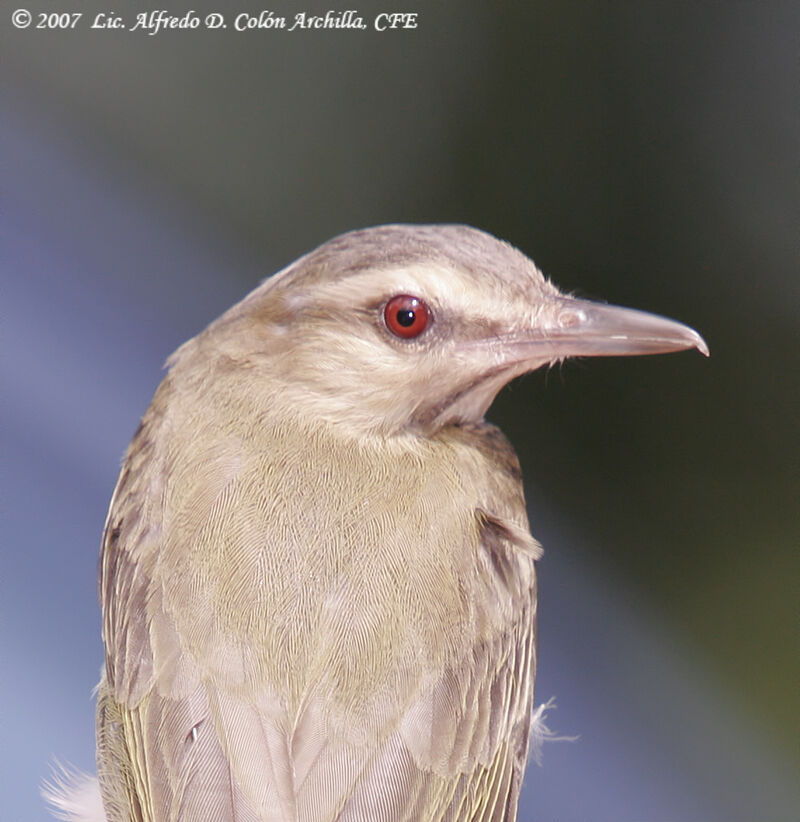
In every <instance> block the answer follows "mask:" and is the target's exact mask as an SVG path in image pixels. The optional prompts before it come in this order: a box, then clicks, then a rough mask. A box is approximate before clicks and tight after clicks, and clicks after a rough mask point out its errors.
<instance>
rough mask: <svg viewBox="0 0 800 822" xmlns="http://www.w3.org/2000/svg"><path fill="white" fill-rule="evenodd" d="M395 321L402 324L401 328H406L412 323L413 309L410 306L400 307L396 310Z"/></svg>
mask: <svg viewBox="0 0 800 822" xmlns="http://www.w3.org/2000/svg"><path fill="white" fill-rule="evenodd" d="M397 322H399V323H400V325H402V326H403V328H408V327H409V326H410V325H413V323H414V311H413V309H411V308H401V309H400V310H399V311H398V312H397Z"/></svg>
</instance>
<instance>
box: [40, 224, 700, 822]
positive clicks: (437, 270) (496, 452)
mask: <svg viewBox="0 0 800 822" xmlns="http://www.w3.org/2000/svg"><path fill="white" fill-rule="evenodd" d="M691 348H696V349H698V350H699V351H700V352H702V353H703V354H705V355H708V348H707V346H706V344H705V342H704V340H703V339H702V337H701V336H700V335H699V334H698V333H697V332H696V331H694V330H692V329H691V328H689V327H687V326H685V325H682V324H680V323H677V322H675V321H673V320H669V319H666V318H663V317H659V316H656V315H653V314H649V313H644V312H640V311H635V310H632V309H627V308H620V307H617V306H612V305H607V304H604V303H599V302H592V301H588V300H584V299H579V298H577V297H574V296H570V295H567V294H564V293H562V292H561V291H559V290H558V289H557V287H556V286H555V285H553V284H552V283H551V282H550V280H548V279H547V278H545V276H544V275H543V274H542V273H541V272H540V271H539V269H538V268H537V267H536V265H535V264H534V263H533V262H532V261H531V260H530V259H529V258H528V257H527V256H525V255H524V254H523V253H522V252H520V251H519V250H517V249H516V248H514V247H513V246H512V245H510V244H508V243H506V242H504V241H501V240H499V239H497V238H495V237H494V236H492V235H490V234H488V233H486V232H483V231H480V230H478V229H475V228H471V227H468V226H465V225H450V224H447V225H404V224H395V225H385V226H377V227H372V228H367V229H362V230H357V231H352V232H349V233H346V234H342V235H340V236H338V237H335V238H334V239H332V240H329V241H327V242H325V243H324V244H322V245H321V246H319V247H318V248H316V249H315V250H314V251H311V252H310V253H308V254H306V255H305V256H302V257H300V258H299V259H298V260H297V261H295V262H294V263H292V264H291V265H289V266H288V267H287V268H285V269H284V270H282V271H281V272H279V273H277V274H275V275H273V276H272V277H271V278H268V279H267V280H265V281H264V282H263V283H262V284H261V285H260V286H258V287H257V288H256V289H255V290H254V291H252V292H251V293H250V294H249V295H248V296H246V297H245V298H244V299H243V300H242V301H241V302H239V303H238V304H236V305H235V306H233V307H232V308H231V309H229V310H228V311H227V312H225V313H224V314H222V315H221V316H220V317H219V318H218V319H217V320H215V321H214V322H212V323H211V324H210V325H209V326H208V327H207V328H206V329H205V330H204V331H202V332H201V333H200V334H198V335H197V336H196V337H194V338H193V339H191V340H189V341H188V342H186V343H185V344H183V345H182V346H181V347H180V348H179V349H178V350H177V351H176V352H175V353H174V354H172V356H171V357H170V358H169V359H168V361H167V372H166V375H165V376H164V378H163V381H162V382H161V384H160V385H159V387H158V388H157V390H156V392H155V395H154V396H153V399H152V402H151V404H150V406H149V407H148V409H147V411H146V412H145V414H144V416H143V418H142V420H141V423H140V425H139V427H138V430H137V431H136V433H135V435H134V437H133V440H132V442H131V444H130V446H129V448H128V450H127V452H126V454H125V457H124V460H123V464H122V468H121V472H120V475H119V479H118V481H117V484H116V488H115V490H114V492H113V496H112V499H111V503H110V506H109V511H108V516H107V520H106V524H105V528H104V532H103V536H102V545H101V558H100V573H99V577H100V579H99V593H100V600H101V605H102V636H103V642H104V647H105V663H104V668H103V673H102V679H101V682H100V684H99V686H98V699H97V778H96V779H94V778H87V780H85V781H83V782H82V783H81V784H80V785H78V787H77V788H74V790H73V793H72V794H69V793H68V790H69V789H66V792H64V793H62V794H61V795H58V796H55V797H52V799H53V801H54V802H55V804H56V807H57V808H58V809H60V812H61V813H62V815H63V817H64V818H69V819H74V820H89V819H92V820H99V819H102V820H105V822H192V821H193V820H197V821H198V822H200V821H202V822H234V821H235V822H333V820H337V821H338V822H358V821H361V820H364V821H365V822H366V821H367V820H368V821H369V822H433V821H434V820H441V822H445V821H447V822H489V820H492V822H497V821H498V820H503V821H504V822H510V821H511V820H515V819H516V816H517V806H518V802H519V794H520V788H521V784H522V779H523V774H524V772H525V768H526V762H527V760H528V756H529V749H530V747H531V740H532V737H535V734H536V717H537V716H538V715H539V713H540V712H539V711H534V684H535V676H536V667H537V651H536V617H537V582H536V569H535V562H536V560H538V559H539V558H540V556H541V554H542V549H541V547H540V545H539V543H538V542H537V541H536V540H535V539H534V537H533V536H532V535H531V531H530V527H529V522H528V518H527V514H526V507H525V499H524V494H523V486H522V478H521V471H520V465H519V461H518V459H517V457H516V455H515V453H514V451H513V449H512V447H511V445H510V444H509V442H508V440H507V439H506V438H505V436H504V435H503V434H502V433H501V432H500V431H499V430H498V429H497V428H496V427H494V426H493V425H492V424H490V423H488V422H487V421H486V420H485V419H484V416H485V414H486V411H487V409H488V408H489V406H490V405H491V403H492V401H493V399H494V398H495V396H496V395H497V393H498V392H499V391H500V389H501V388H502V387H503V386H505V385H506V384H507V383H508V382H510V381H511V380H512V379H514V378H515V377H517V376H519V375H521V374H523V373H525V372H529V371H533V370H535V369H537V368H540V367H542V366H547V365H550V364H553V363H556V362H560V361H562V360H564V359H566V358H569V357H591V356H604V355H636V354H653V353H659V352H669V351H678V350H682V349H691ZM59 803H60V804H59ZM92 809H94V810H92Z"/></svg>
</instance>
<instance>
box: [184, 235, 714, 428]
mask: <svg viewBox="0 0 800 822" xmlns="http://www.w3.org/2000/svg"><path fill="white" fill-rule="evenodd" d="M206 334H207V335H209V337H208V339H209V340H210V341H211V342H212V343H213V345H214V347H215V348H216V349H217V350H218V351H220V352H223V353H224V355H225V356H227V357H228V358H230V359H231V360H232V361H235V362H238V363H241V364H245V365H246V366H247V367H249V368H251V369H253V378H252V380H250V384H251V385H252V384H253V381H256V382H262V381H263V385H262V386H261V389H263V390H267V391H268V392H269V393H270V400H269V401H270V402H272V403H275V402H278V403H281V404H282V405H283V406H284V407H286V408H294V409H297V410H298V413H307V414H311V415H313V416H315V417H318V418H322V419H325V420H327V421H329V422H331V423H334V424H338V425H344V426H347V427H349V428H351V429H352V430H353V431H354V432H356V433H359V434H364V433H376V434H381V435H384V436H385V435H391V434H394V433H399V432H404V431H405V432H407V431H415V430H416V431H423V432H426V433H432V432H435V431H436V430H438V429H439V428H441V427H443V426H445V425H448V424H453V423H464V422H476V421H478V420H480V419H482V417H483V415H484V413H485V412H486V410H487V409H488V407H489V405H490V404H491V402H492V400H493V399H494V397H495V396H496V395H497V393H498V391H499V390H500V389H501V388H502V387H503V386H504V385H505V384H506V383H508V382H509V381H510V380H512V379H513V378H514V377H516V376H518V375H520V374H522V373H524V372H527V371H533V370H535V369H537V368H539V367H540V366H542V365H546V364H549V363H554V362H557V361H560V360H563V359H565V358H567V357H577V356H584V357H585V356H589V357H591V356H604V355H634V354H655V353H660V352H668V351H677V350H680V349H686V348H697V349H698V350H700V351H701V352H702V353H704V354H708V349H707V347H706V344H705V342H704V341H703V339H702V337H700V335H699V334H698V333H697V332H696V331H693V330H692V329H691V328H688V327H687V326H685V325H682V324H680V323H677V322H675V321H673V320H668V319H665V318H663V317H659V316H656V315H653V314H648V313H644V312H641V311H634V310H632V309H627V308H620V307H617V306H612V305H606V304H603V303H596V302H590V301H587V300H581V299H577V298H575V297H571V296H568V295H565V294H562V293H561V292H560V291H559V290H558V289H557V288H556V287H555V286H554V285H553V284H552V283H551V282H550V281H549V280H547V279H546V278H545V277H544V276H543V275H542V273H541V272H540V271H539V270H538V269H537V268H536V266H535V265H534V263H533V262H532V261H531V260H530V259H528V258H527V257H526V256H524V255H523V254H522V253H521V252H519V251H517V250H516V249H515V248H513V247H512V246H510V245H509V244H507V243H505V242H502V241H500V240H498V239H496V238H494V237H492V236H491V235H489V234H486V233H484V232H482V231H478V230H476V229H473V228H469V227H467V226H460V225H433V226H417V225H389V226H381V227H377V228H369V229H365V230H362V231H354V232H351V233H348V234H343V235H341V236H339V237H336V238H334V239H333V240H330V241H329V242H327V243H325V244H324V245H322V246H320V247H319V248H317V249H316V250H315V251H313V252H311V253H310V254H307V255H306V256H304V257H301V258H300V259H299V260H297V261H296V262H295V263H293V264H292V265H290V266H289V267H288V268H286V269H284V270H283V271H282V272H280V273H278V274H276V275H275V276H274V277H272V278H271V279H269V280H267V281H265V283H263V284H262V285H261V286H260V287H259V288H257V289H256V290H255V291H254V292H252V293H251V294H250V295H249V296H248V297H246V298H245V299H244V300H243V301H242V302H241V303H239V304H238V305H237V306H234V307H233V308H232V309H231V310H230V311H229V312H227V314H224V315H223V316H222V317H221V318H220V319H219V320H218V321H217V322H216V323H214V324H212V326H210V328H209V329H208V330H207V332H206ZM201 336H202V335H201ZM179 358H180V351H179V352H178V359H179ZM256 390H260V389H256Z"/></svg>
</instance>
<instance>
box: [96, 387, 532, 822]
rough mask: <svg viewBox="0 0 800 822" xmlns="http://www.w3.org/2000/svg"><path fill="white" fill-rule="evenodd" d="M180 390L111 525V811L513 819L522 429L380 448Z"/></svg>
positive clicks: (523, 701)
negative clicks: (183, 408) (192, 413)
mask: <svg viewBox="0 0 800 822" xmlns="http://www.w3.org/2000/svg"><path fill="white" fill-rule="evenodd" d="M168 381H169V379H168V380H167V381H166V382H167V383H168ZM161 391H168V387H166V388H165V387H162V389H161ZM209 401H213V398H212V399H211V400H209ZM165 405H166V403H163V404H162V403H160V402H159V395H158V394H157V395H156V399H155V400H154V404H153V406H152V407H151V410H150V411H149V412H148V415H147V416H146V417H145V419H144V422H143V425H142V428H141V429H140V432H139V433H138V434H137V437H136V438H135V439H134V442H133V443H132V446H131V449H130V450H129V453H128V455H127V458H126V463H125V466H124V467H123V471H122V474H121V476H120V481H119V483H118V486H117V490H116V491H115V495H114V500H113V502H112V507H111V511H110V513H109V519H108V523H107V527H106V534H105V537H104V547H103V556H102V569H101V598H102V604H103V611H104V640H105V643H106V648H107V663H106V672H105V675H104V677H103V681H102V682H101V686H100V697H99V703H98V776H99V780H100V785H101V788H102V793H103V800H104V805H105V811H106V815H107V817H108V820H109V822H123V820H124V822H178V821H179V820H184V821H186V822H188V820H204V822H223V821H224V822H233V821H234V820H235V821H236V822H256V821H258V822H292V821H293V820H297V822H301V821H307V822H312V820H313V822H328V821H329V820H342V822H344V820H374V821H375V822H390V820H391V822H395V821H397V822H399V821H400V820H408V822H411V821H412V820H464V821H465V822H466V820H476V822H477V820H513V819H515V818H516V806H517V801H518V796H519V790H520V785H521V780H522V775H523V772H524V768H525V763H526V759H527V751H528V739H529V725H530V714H531V706H532V699H533V678H534V673H535V628H534V623H535V610H536V604H535V603H536V596H535V575H534V569H533V561H534V559H535V558H536V557H537V556H538V546H537V545H536V543H535V542H534V541H533V539H532V538H531V537H530V535H529V534H528V531H527V521H526V518H525V512H524V504H523V499H522V492H521V487H520V483H519V476H518V470H517V464H516V459H515V457H514V456H513V453H512V452H511V450H510V448H509V446H508V445H507V443H506V442H505V440H504V439H503V438H502V435H500V434H499V433H498V432H496V431H495V430H494V429H493V428H491V427H490V426H486V425H475V426H464V427H454V428H452V429H450V430H448V431H447V432H444V433H442V435H440V436H438V437H436V438H428V439H426V440H422V439H420V440H418V441H415V440H414V439H413V438H409V439H407V440H406V441H402V442H398V444H396V445H394V446H392V447H393V448H395V452H396V453H393V454H392V455H391V457H392V458H391V459H390V460H388V461H387V460H385V459H384V460H383V461H380V462H378V461H376V460H375V458H374V454H373V453H370V446H369V444H366V445H365V444H361V445H354V444H353V443H352V442H349V441H348V442H346V441H341V442H339V441H337V439H336V436H335V434H332V433H331V431H327V430H326V431H323V432H321V431H320V429H319V427H318V426H317V427H312V428H309V429H308V430H303V431H297V430H295V431H288V430H286V428H285V426H284V425H283V424H281V425H279V426H278V425H276V426H275V427H272V428H271V427H270V423H269V420H265V419H264V418H263V416H262V417H261V418H259V419H258V420H257V421H253V420H252V418H247V415H239V416H241V417H244V418H246V419H249V420H250V421H249V422H242V423H241V425H239V426H238V427H237V428H236V429H235V430H233V429H231V428H226V429H224V430H222V429H220V430H210V429H209V428H208V426H206V427H205V428H204V422H203V419H201V418H198V419H176V418H174V416H173V417H169V416H168V415H167V414H165V413H161V412H160V411H159V408H161V407H164V406H165ZM165 426H166V427H168V428H169V432H168V433H169V436H168V437H167V436H164V434H165V430H164V428H165ZM297 437H301V438H302V441H303V448H302V449H298V448H293V447H291V445H289V443H292V442H296V441H297ZM182 440H183V441H182ZM164 442H169V443H170V445H169V448H167V447H160V446H159V443H164ZM198 443H203V445H202V446H199V445H198ZM387 465H388V466H389V467H388V468H387V467H386V466H387ZM356 468H357V469H358V470H355V469H356ZM164 477H170V478H171V481H170V482H169V484H167V483H166V482H165V481H164ZM276 477H278V478H279V479H280V480H281V481H280V482H279V483H277V484H276V482H275V478H276ZM293 477H294V479H297V478H301V479H302V478H303V477H305V480H304V481H301V482H300V483H299V484H298V483H297V482H295V483H293V482H292V479H293ZM356 477H358V479H357V480H356V479H355V478H356ZM287 483H288V484H289V485H291V487H294V488H298V487H301V488H302V489H303V490H302V491H300V492H297V493H295V494H292V495H291V496H288V497H287V496H286V495H282V494H281V493H278V494H277V497H276V492H275V489H276V488H280V487H282V486H284V485H285V484H287ZM456 498H457V499H462V500H465V501H466V503H467V504H461V505H453V504H452V499H456ZM398 511H399V512H400V513H401V516H399V517H398V516H397V513H398ZM165 512H170V514H169V516H168V515H167V514H166V513H165Z"/></svg>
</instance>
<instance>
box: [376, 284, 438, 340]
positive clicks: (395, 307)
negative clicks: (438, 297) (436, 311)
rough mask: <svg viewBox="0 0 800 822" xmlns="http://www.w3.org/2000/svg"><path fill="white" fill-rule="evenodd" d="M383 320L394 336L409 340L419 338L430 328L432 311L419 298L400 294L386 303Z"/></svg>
mask: <svg viewBox="0 0 800 822" xmlns="http://www.w3.org/2000/svg"><path fill="white" fill-rule="evenodd" d="M383 319H384V321H385V322H386V327H387V328H388V329H389V331H391V332H392V334H394V335H396V336H397V337H402V338H403V339H405V340H408V339H411V338H412V337H418V336H419V335H420V334H421V333H422V332H423V331H424V330H425V329H426V328H427V327H428V323H429V322H430V319H431V311H430V309H429V308H428V306H427V305H426V304H425V303H424V302H423V301H422V300H421V299H420V298H419V297H412V296H411V295H410V294H398V295H397V296H396V297H392V299H391V300H389V302H387V303H386V306H385V307H384V309H383Z"/></svg>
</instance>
